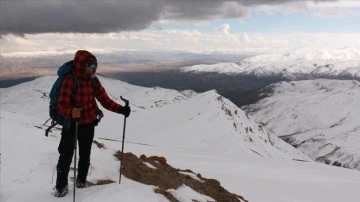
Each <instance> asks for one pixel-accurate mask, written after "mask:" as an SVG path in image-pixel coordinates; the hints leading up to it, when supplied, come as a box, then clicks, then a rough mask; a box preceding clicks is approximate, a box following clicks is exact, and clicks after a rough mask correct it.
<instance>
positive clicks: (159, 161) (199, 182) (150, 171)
mask: <svg viewBox="0 0 360 202" xmlns="http://www.w3.org/2000/svg"><path fill="white" fill-rule="evenodd" d="M115 156H116V157H117V158H118V159H119V160H120V156H121V152H120V151H118V152H117V153H116V154H115ZM122 174H123V175H124V176H126V177H127V178H130V179H132V180H135V181H137V182H140V183H143V184H147V185H154V186H157V187H158V188H156V189H155V190H154V191H155V192H156V193H159V194H162V195H164V196H165V197H166V198H167V199H168V200H169V201H171V202H177V201H179V200H178V199H176V198H175V197H174V196H173V195H172V194H171V193H170V192H169V191H167V190H169V189H174V190H176V189H177V188H179V187H180V186H182V185H186V186H188V187H190V188H191V189H193V190H194V191H196V192H198V193H200V194H203V195H206V196H209V197H211V198H213V199H214V200H215V201H217V202H242V201H247V200H245V199H244V198H243V197H242V196H239V195H237V194H233V193H230V192H228V191H227V190H226V189H225V188H223V187H222V186H221V184H220V182H219V181H218V180H216V179H207V178H204V177H202V176H201V175H200V174H196V173H194V172H193V171H191V170H189V169H187V170H181V169H176V168H173V167H171V166H170V165H169V164H167V161H166V159H165V158H164V157H159V156H151V157H146V156H145V155H141V156H140V158H138V157H137V156H135V155H134V154H132V153H124V155H123V162H122Z"/></svg>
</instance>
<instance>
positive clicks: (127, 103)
mask: <svg viewBox="0 0 360 202" xmlns="http://www.w3.org/2000/svg"><path fill="white" fill-rule="evenodd" d="M120 98H121V100H122V101H124V102H125V106H129V100H127V99H124V98H123V97H122V96H120ZM125 127H126V116H124V128H123V138H122V148H121V157H120V176H119V184H120V182H121V170H122V162H123V154H124V142H125Z"/></svg>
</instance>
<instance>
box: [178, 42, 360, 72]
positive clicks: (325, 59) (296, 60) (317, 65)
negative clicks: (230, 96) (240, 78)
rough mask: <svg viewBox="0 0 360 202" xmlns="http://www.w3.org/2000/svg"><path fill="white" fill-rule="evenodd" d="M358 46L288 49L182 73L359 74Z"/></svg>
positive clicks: (188, 68) (194, 68)
mask: <svg viewBox="0 0 360 202" xmlns="http://www.w3.org/2000/svg"><path fill="white" fill-rule="evenodd" d="M359 57H360V48H358V47H351V48H350V47H349V48H342V49H305V48H301V49H294V50H291V51H287V52H279V53H272V54H262V55H257V56H253V57H250V58H247V59H244V60H242V61H239V62H238V63H217V64H211V65H205V64H200V65H194V66H189V67H183V68H182V69H181V70H182V71H183V72H194V73H199V72H216V73H222V74H229V75H237V74H245V75H247V74H253V75H256V76H258V77H263V76H265V77H267V76H272V75H282V76H284V77H286V78H290V79H293V78H296V77H297V75H304V74H305V75H306V74H312V75H315V76H352V77H354V78H359V77H360V60H359Z"/></svg>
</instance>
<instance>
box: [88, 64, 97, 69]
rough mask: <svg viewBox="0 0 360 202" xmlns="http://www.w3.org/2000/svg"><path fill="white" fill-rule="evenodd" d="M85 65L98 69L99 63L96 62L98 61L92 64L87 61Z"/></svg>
mask: <svg viewBox="0 0 360 202" xmlns="http://www.w3.org/2000/svg"><path fill="white" fill-rule="evenodd" d="M85 66H86V67H89V68H91V69H96V68H97V64H96V63H92V64H88V63H85Z"/></svg>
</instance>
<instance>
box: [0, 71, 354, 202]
mask: <svg viewBox="0 0 360 202" xmlns="http://www.w3.org/2000/svg"><path fill="white" fill-rule="evenodd" d="M54 80H55V78H54V77H42V78H39V79H36V80H34V81H31V82H27V83H23V84H20V85H18V86H14V87H11V88H6V89H0V93H1V97H0V101H1V110H0V120H1V129H0V131H1V154H2V155H1V156H2V159H1V184H0V188H1V192H0V194H1V196H0V198H1V201H2V202H12V201H14V202H17V201H34V202H35V201H36V202H45V201H46V202H47V201H55V200H56V201H69V200H72V197H73V196H72V185H73V184H72V182H70V191H69V194H68V195H67V196H65V197H64V198H58V199H55V198H54V196H53V192H52V188H53V187H54V183H52V184H51V181H52V175H53V170H54V168H55V166H56V163H57V159H58V152H57V146H58V143H59V140H60V135H59V134H60V131H59V130H55V131H54V132H53V133H51V134H50V135H49V137H45V136H44V127H43V126H42V124H43V122H44V120H46V119H47V117H48V114H47V113H48V111H47V110H48V109H47V108H48V98H47V97H46V95H47V94H46V93H48V91H49V89H50V86H51V84H52V82H53V81H54ZM100 80H101V81H102V83H103V85H104V86H105V89H107V92H108V93H109V95H110V96H111V97H112V98H114V99H116V100H117V101H118V102H121V101H120V99H119V96H120V95H122V96H124V97H125V98H127V99H129V100H130V103H131V108H132V109H133V112H132V114H131V115H130V117H129V118H128V120H127V126H126V141H125V152H132V153H134V154H136V155H138V156H139V155H141V154H145V155H147V156H151V155H158V156H164V157H165V158H166V159H167V162H168V163H169V164H170V165H172V166H173V167H175V168H180V169H191V170H192V171H194V172H195V173H200V174H201V175H202V176H204V177H207V178H214V179H218V180H219V181H220V183H221V185H222V186H223V187H224V188H225V189H227V190H229V191H230V192H232V193H236V194H238V195H241V196H243V197H244V198H245V199H247V200H248V201H252V202H253V201H255V202H262V201H270V202H271V201H274V202H275V201H276V202H289V201H294V202H297V201H302V202H305V201H306V202H310V201H316V202H322V201H324V202H325V201H326V202H329V201H330V202H331V201H334V202H335V201H349V202H355V201H357V200H358V199H359V197H360V193H359V192H358V187H359V186H360V173H359V172H358V171H354V170H350V169H344V168H338V167H333V166H326V165H322V164H319V163H315V162H313V161H310V160H309V159H308V158H307V157H306V156H305V155H303V154H302V153H301V152H299V151H298V150H296V149H294V148H292V147H290V146H289V145H287V144H286V143H285V142H283V141H281V140H280V139H278V138H277V137H275V136H273V135H271V134H270V133H269V131H267V130H266V129H262V130H260V129H259V128H258V123H256V122H255V121H253V120H251V119H249V118H247V116H246V114H245V113H244V112H243V111H242V110H241V109H239V108H237V107H236V106H235V105H233V104H232V103H231V102H230V101H229V100H227V99H225V98H223V97H221V96H220V95H218V94H217V93H216V92H215V91H209V92H206V93H202V94H192V93H191V94H192V95H191V96H188V95H189V94H184V93H181V92H178V91H175V90H169V89H162V88H143V87H138V86H132V85H129V84H127V83H124V82H121V81H117V80H112V79H108V78H104V77H101V78H100ZM158 101H161V102H158ZM159 103H161V104H159ZM235 111H236V113H235ZM104 112H105V117H104V119H103V120H102V121H101V123H100V126H98V127H97V128H96V134H95V140H96V141H98V142H100V143H103V144H104V145H105V148H98V147H96V145H94V146H93V148H92V156H91V161H92V169H91V174H90V175H89V177H88V180H89V181H91V182H96V181H97V180H100V179H110V180H113V181H115V183H111V184H108V185H99V186H92V187H88V188H85V189H77V190H76V200H77V201H86V202H93V201H94V202H95V201H103V202H106V201H134V202H135V201H136V202H138V201H140V202H141V201H144V202H145V201H146V202H148V201H159V202H162V201H168V200H167V199H166V198H165V197H164V196H162V195H160V194H156V193H155V192H154V189H156V187H154V186H149V185H144V184H141V183H138V182H135V181H133V180H130V179H127V178H126V177H124V176H123V177H122V181H121V184H118V183H117V181H118V178H119V172H118V170H119V167H120V162H119V161H118V160H116V159H115V157H114V156H113V154H114V153H115V152H116V151H117V150H120V148H121V142H120V141H121V138H122V129H123V128H122V126H123V120H124V119H123V117H122V116H120V115H118V114H114V113H111V112H108V111H105V110H104ZM234 124H235V125H236V126H237V127H234ZM249 128H252V131H253V132H249ZM249 138H251V139H252V141H249ZM265 140H266V141H265ZM253 151H256V152H253ZM259 154H260V155H259ZM262 156H263V157H262ZM292 159H302V161H295V160H292ZM69 176H70V177H71V176H72V172H70V174H69ZM55 177H56V176H54V178H55ZM54 180H55V179H54ZM168 191H169V192H171V193H173V194H174V196H176V198H178V199H179V200H180V201H191V200H192V199H196V200H198V201H209V200H210V201H211V198H209V197H208V196H204V195H202V194H199V193H196V192H195V191H194V190H192V189H190V188H189V187H187V186H182V187H180V188H178V189H177V190H168Z"/></svg>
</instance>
